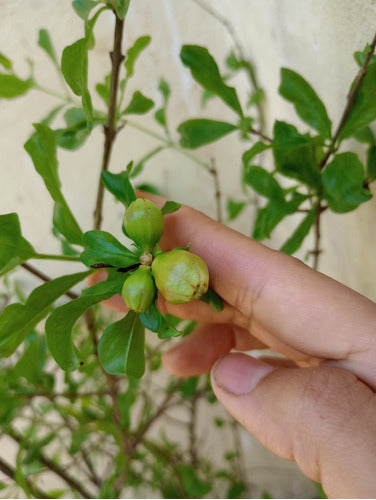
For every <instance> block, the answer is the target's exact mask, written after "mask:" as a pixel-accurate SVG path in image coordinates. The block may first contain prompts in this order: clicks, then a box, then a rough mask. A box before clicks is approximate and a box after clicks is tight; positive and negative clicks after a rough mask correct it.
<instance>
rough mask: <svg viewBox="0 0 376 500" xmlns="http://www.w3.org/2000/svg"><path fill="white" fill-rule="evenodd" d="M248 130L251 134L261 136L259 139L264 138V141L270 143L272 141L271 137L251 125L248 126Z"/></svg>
mask: <svg viewBox="0 0 376 500" xmlns="http://www.w3.org/2000/svg"><path fill="white" fill-rule="evenodd" d="M248 131H249V132H250V133H251V134H254V135H258V136H259V137H261V139H264V141H266V142H269V143H270V144H271V143H272V142H273V139H272V138H271V137H268V136H267V135H265V134H264V133H263V132H262V131H261V130H257V129H255V128H253V127H250V128H249V129H248Z"/></svg>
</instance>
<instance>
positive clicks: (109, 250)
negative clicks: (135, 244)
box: [80, 231, 139, 267]
mask: <svg viewBox="0 0 376 500" xmlns="http://www.w3.org/2000/svg"><path fill="white" fill-rule="evenodd" d="M80 258H81V261H82V262H83V263H84V264H85V266H88V267H90V266H92V265H93V264H98V263H104V264H108V265H110V266H114V267H128V266H132V265H133V264H137V263H138V261H139V254H135V253H133V252H131V251H130V250H128V248H126V247H125V246H124V245H122V244H121V243H120V241H118V240H117V239H116V238H115V237H114V236H112V234H110V233H107V232H106V231H88V232H86V233H85V234H84V251H83V252H82V254H81V257H80Z"/></svg>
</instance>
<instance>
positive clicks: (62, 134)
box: [56, 108, 92, 150]
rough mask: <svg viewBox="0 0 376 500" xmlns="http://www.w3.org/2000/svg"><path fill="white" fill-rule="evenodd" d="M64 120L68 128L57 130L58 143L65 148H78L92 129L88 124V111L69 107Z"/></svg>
mask: <svg viewBox="0 0 376 500" xmlns="http://www.w3.org/2000/svg"><path fill="white" fill-rule="evenodd" d="M64 120H65V123H66V124H67V126H66V128H63V129H57V130H56V140H57V144H58V146H60V147H61V148H64V149H69V150H75V149H78V148H79V147H81V146H82V144H84V142H85V141H86V139H87V138H88V137H89V135H90V132H91V130H92V127H91V126H88V121H87V116H86V113H85V111H84V110H83V109H82V108H69V109H67V111H66V112H65V113H64Z"/></svg>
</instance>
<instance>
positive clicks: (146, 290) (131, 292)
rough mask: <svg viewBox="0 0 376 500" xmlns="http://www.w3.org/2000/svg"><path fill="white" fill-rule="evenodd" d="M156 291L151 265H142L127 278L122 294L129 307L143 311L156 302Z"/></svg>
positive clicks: (139, 311)
mask: <svg viewBox="0 0 376 500" xmlns="http://www.w3.org/2000/svg"><path fill="white" fill-rule="evenodd" d="M156 292H157V289H156V288H155V284H154V280H153V277H152V275H151V273H150V267H149V266H143V265H141V266H140V267H139V268H138V269H137V270H136V271H135V272H134V273H133V274H131V275H130V276H129V278H127V279H126V280H125V283H124V285H123V289H122V292H121V295H122V297H123V299H124V302H125V303H126V305H127V307H129V309H132V310H133V311H136V312H137V313H143V312H145V311H146V309H148V307H149V306H151V304H152V303H153V302H154V299H155V295H156Z"/></svg>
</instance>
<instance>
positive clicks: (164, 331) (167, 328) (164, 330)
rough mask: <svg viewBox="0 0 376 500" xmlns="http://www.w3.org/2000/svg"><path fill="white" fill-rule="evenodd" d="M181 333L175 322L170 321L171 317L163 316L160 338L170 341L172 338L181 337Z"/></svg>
mask: <svg viewBox="0 0 376 500" xmlns="http://www.w3.org/2000/svg"><path fill="white" fill-rule="evenodd" d="M180 335H181V332H179V330H177V329H176V328H175V326H174V325H173V322H172V321H171V320H170V318H169V315H168V314H165V315H162V318H161V323H160V326H159V329H158V338H160V339H169V338H170V337H179V336H180Z"/></svg>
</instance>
